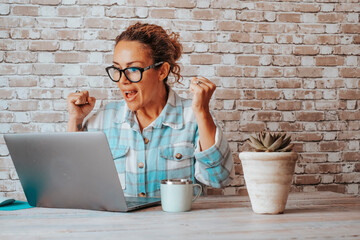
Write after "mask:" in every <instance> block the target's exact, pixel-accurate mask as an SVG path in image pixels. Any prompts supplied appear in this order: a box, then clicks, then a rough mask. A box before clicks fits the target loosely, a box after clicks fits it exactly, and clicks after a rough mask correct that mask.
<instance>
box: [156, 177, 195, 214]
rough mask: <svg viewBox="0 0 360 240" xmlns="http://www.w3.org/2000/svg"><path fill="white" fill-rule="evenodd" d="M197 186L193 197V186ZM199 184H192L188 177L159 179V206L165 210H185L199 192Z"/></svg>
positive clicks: (188, 208) (189, 206)
mask: <svg viewBox="0 0 360 240" xmlns="http://www.w3.org/2000/svg"><path fill="white" fill-rule="evenodd" d="M195 187H197V188H199V190H198V192H197V194H196V196H195V197H194V188H195ZM201 192H202V187H201V185H200V184H194V183H193V182H192V181H191V180H189V179H165V180H161V185H160V194H161V207H162V209H163V211H165V212H186V211H189V210H190V209H191V204H192V202H194V201H195V200H196V199H197V198H198V197H199V196H200V194H201Z"/></svg>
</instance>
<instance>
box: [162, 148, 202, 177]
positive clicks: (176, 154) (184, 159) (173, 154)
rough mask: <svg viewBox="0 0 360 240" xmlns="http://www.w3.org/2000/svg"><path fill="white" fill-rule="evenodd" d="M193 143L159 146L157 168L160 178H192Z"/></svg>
mask: <svg viewBox="0 0 360 240" xmlns="http://www.w3.org/2000/svg"><path fill="white" fill-rule="evenodd" d="M194 155H195V148H194V145H193V144H172V145H167V146H163V147H161V148H160V158H159V163H158V170H162V171H160V176H159V177H160V178H161V179H170V178H190V179H191V178H192V165H193V161H194Z"/></svg>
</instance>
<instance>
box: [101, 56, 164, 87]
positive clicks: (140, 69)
mask: <svg viewBox="0 0 360 240" xmlns="http://www.w3.org/2000/svg"><path fill="white" fill-rule="evenodd" d="M163 63H164V62H163V61H161V62H157V63H154V64H152V65H150V66H148V67H145V68H141V67H127V68H124V69H120V68H118V67H115V66H114V65H112V66H109V67H106V68H105V70H106V73H107V74H108V76H109V78H110V79H111V81H113V82H119V81H120V79H121V75H122V74H124V75H125V77H126V79H127V80H129V81H130V82H132V83H138V82H140V81H141V80H142V78H143V72H145V71H147V70H149V69H151V68H154V67H157V66H160V65H161V64H163ZM111 68H115V69H116V70H118V71H119V72H120V78H119V80H114V79H113V78H112V77H111V76H110V73H109V69H111ZM130 68H136V69H137V70H139V71H140V80H139V81H132V80H130V79H129V78H128V76H127V75H126V73H125V71H126V70H128V69H130Z"/></svg>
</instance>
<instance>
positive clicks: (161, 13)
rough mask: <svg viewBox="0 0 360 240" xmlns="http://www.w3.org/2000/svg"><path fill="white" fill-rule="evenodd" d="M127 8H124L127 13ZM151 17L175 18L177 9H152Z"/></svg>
mask: <svg viewBox="0 0 360 240" xmlns="http://www.w3.org/2000/svg"><path fill="white" fill-rule="evenodd" d="M126 9H127V8H124V10H125V11H126ZM150 16H151V17H153V18H168V19H169V18H170V19H171V18H175V9H152V10H151V11H150Z"/></svg>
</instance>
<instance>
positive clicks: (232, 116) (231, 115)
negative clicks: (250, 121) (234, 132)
mask: <svg viewBox="0 0 360 240" xmlns="http://www.w3.org/2000/svg"><path fill="white" fill-rule="evenodd" d="M215 117H216V119H217V120H219V121H223V120H228V121H239V120H240V112H234V111H230V112H225V111H223V112H222V113H220V112H219V113H215Z"/></svg>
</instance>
